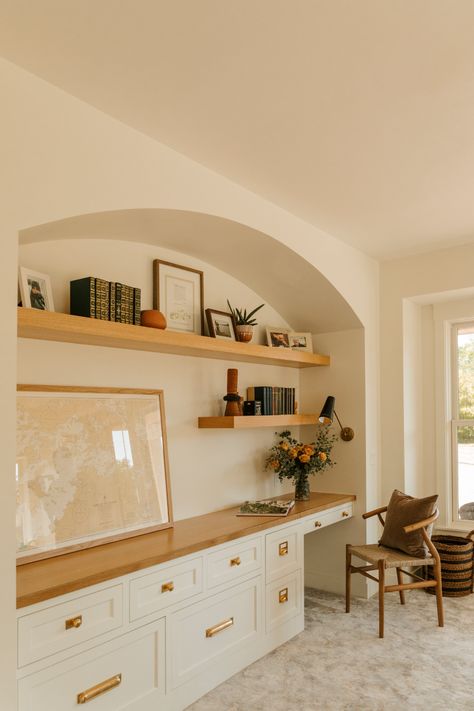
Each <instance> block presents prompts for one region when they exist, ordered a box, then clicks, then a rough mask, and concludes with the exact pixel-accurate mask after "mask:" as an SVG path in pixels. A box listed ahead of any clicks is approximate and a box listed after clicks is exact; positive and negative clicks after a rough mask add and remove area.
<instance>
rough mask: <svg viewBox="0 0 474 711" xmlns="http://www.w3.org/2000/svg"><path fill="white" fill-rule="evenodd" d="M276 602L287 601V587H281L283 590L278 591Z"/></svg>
mask: <svg viewBox="0 0 474 711" xmlns="http://www.w3.org/2000/svg"><path fill="white" fill-rule="evenodd" d="M278 602H279V603H280V605H281V603H282V602H288V588H283V590H280V592H279V593H278Z"/></svg>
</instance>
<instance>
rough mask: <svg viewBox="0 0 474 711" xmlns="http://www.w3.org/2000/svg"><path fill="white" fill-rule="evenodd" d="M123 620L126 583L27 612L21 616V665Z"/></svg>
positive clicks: (19, 657)
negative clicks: (124, 587)
mask: <svg viewBox="0 0 474 711" xmlns="http://www.w3.org/2000/svg"><path fill="white" fill-rule="evenodd" d="M122 624H123V589H122V585H115V586H113V587H110V588H106V589H105V590H98V591H97V592H94V593H90V594H89V595H81V596H80V597H77V598H76V599H74V600H69V601H68V602H63V603H59V604H57V605H51V606H50V607H47V608H45V609H43V610H39V611H38V612H32V613H31V614H29V615H24V616H22V617H19V618H18V665H19V666H20V667H22V666H25V665H26V664H31V663H32V662H35V661H37V660H38V659H42V658H44V657H48V656H50V655H51V654H55V653H56V652H61V651H64V650H66V649H69V648H71V647H73V646H75V645H76V644H80V643H81V642H85V641H87V640H89V639H92V638H94V637H98V636H99V635H101V634H104V633H106V632H110V631H111V630H114V629H118V628H119V627H121V626H122Z"/></svg>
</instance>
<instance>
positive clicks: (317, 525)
mask: <svg viewBox="0 0 474 711" xmlns="http://www.w3.org/2000/svg"><path fill="white" fill-rule="evenodd" d="M322 525H323V524H322V523H321V521H315V522H314V527H315V528H321V526H322Z"/></svg>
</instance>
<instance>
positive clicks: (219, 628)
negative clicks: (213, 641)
mask: <svg viewBox="0 0 474 711" xmlns="http://www.w3.org/2000/svg"><path fill="white" fill-rule="evenodd" d="M233 624H234V618H233V617H229V619H228V620H224V622H219V624H218V625H214V627H208V628H207V630H206V637H214V635H215V634H217V633H218V632H223V631H224V630H226V629H227V628H228V627H232V625H233Z"/></svg>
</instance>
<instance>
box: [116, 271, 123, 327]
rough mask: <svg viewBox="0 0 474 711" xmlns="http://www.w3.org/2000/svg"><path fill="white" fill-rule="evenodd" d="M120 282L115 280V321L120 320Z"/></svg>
mask: <svg viewBox="0 0 474 711" xmlns="http://www.w3.org/2000/svg"><path fill="white" fill-rule="evenodd" d="M122 286H123V285H122V284H121V283H120V282H119V281H116V282H115V321H118V322H119V323H120V322H121V321H122Z"/></svg>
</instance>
